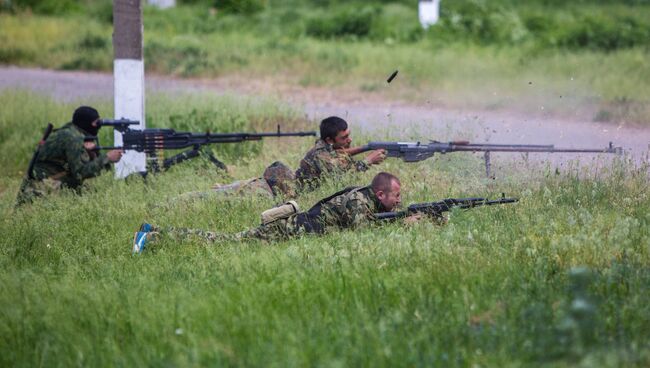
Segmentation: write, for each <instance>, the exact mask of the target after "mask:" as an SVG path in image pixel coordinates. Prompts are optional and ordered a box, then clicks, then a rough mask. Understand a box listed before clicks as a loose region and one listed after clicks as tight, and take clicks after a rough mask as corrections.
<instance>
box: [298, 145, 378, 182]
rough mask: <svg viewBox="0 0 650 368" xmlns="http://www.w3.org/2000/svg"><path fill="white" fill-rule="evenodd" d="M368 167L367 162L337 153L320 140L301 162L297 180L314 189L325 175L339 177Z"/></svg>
mask: <svg viewBox="0 0 650 368" xmlns="http://www.w3.org/2000/svg"><path fill="white" fill-rule="evenodd" d="M368 167H369V166H368V164H367V163H366V162H365V161H357V160H355V159H353V158H352V157H351V156H350V155H348V154H346V153H343V152H339V151H336V150H335V149H334V148H333V147H332V145H331V144H327V143H326V142H325V141H323V140H322V139H319V140H318V141H317V142H316V145H315V146H314V147H313V148H312V149H311V150H309V152H307V154H306V155H305V157H304V158H303V159H302V160H301V161H300V167H299V168H298V170H296V179H298V182H299V184H300V186H301V187H308V188H311V189H313V188H316V187H318V185H319V184H318V180H319V179H320V178H321V176H322V175H323V174H335V175H337V174H342V173H344V172H347V171H350V170H355V171H366V170H368Z"/></svg>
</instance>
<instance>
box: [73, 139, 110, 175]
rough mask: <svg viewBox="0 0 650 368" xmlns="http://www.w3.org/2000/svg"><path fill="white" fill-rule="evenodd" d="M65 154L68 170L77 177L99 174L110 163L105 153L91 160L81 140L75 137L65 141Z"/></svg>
mask: <svg viewBox="0 0 650 368" xmlns="http://www.w3.org/2000/svg"><path fill="white" fill-rule="evenodd" d="M65 155H66V160H67V162H68V166H69V168H70V172H71V173H72V175H74V176H75V177H77V178H79V179H86V178H92V177H95V176H97V175H99V174H100V173H101V171H102V170H103V169H105V168H106V167H108V164H109V163H110V161H109V159H108V158H107V157H106V155H105V154H99V155H98V156H97V158H95V159H94V160H91V159H90V156H89V154H88V152H87V151H86V148H85V147H84V144H83V141H79V140H75V139H70V140H68V142H66V148H65Z"/></svg>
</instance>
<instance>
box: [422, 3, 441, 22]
mask: <svg viewBox="0 0 650 368" xmlns="http://www.w3.org/2000/svg"><path fill="white" fill-rule="evenodd" d="M418 16H419V19H420V24H421V25H422V28H424V29H427V28H429V26H431V25H433V24H436V23H437V22H438V18H439V16H440V0H420V2H419V4H418Z"/></svg>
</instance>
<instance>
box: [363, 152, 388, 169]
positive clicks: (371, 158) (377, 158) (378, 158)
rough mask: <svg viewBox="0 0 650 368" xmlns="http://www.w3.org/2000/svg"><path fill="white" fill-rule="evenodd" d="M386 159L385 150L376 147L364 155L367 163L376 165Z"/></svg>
mask: <svg viewBox="0 0 650 368" xmlns="http://www.w3.org/2000/svg"><path fill="white" fill-rule="evenodd" d="M385 159H386V150H384V149H378V150H374V151H372V152H370V154H369V155H368V156H367V157H366V162H367V163H368V165H376V164H379V163H381V162H383V161H384V160H385Z"/></svg>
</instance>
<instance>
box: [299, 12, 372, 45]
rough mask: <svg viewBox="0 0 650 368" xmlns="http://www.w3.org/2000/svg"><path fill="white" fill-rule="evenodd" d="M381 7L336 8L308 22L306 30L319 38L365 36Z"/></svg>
mask: <svg viewBox="0 0 650 368" xmlns="http://www.w3.org/2000/svg"><path fill="white" fill-rule="evenodd" d="M378 13H379V8H376V7H370V6H364V7H361V8H359V7H357V6H347V7H341V8H338V9H335V10H334V11H333V12H332V13H330V14H327V13H325V14H322V13H321V14H320V15H319V16H316V17H312V18H311V19H309V21H308V22H307V27H306V30H305V32H306V33H307V35H309V36H313V37H317V38H339V37H345V36H352V37H355V38H363V37H366V36H368V34H369V33H370V30H371V27H372V22H373V19H374V18H375V17H376V16H377V15H378Z"/></svg>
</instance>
